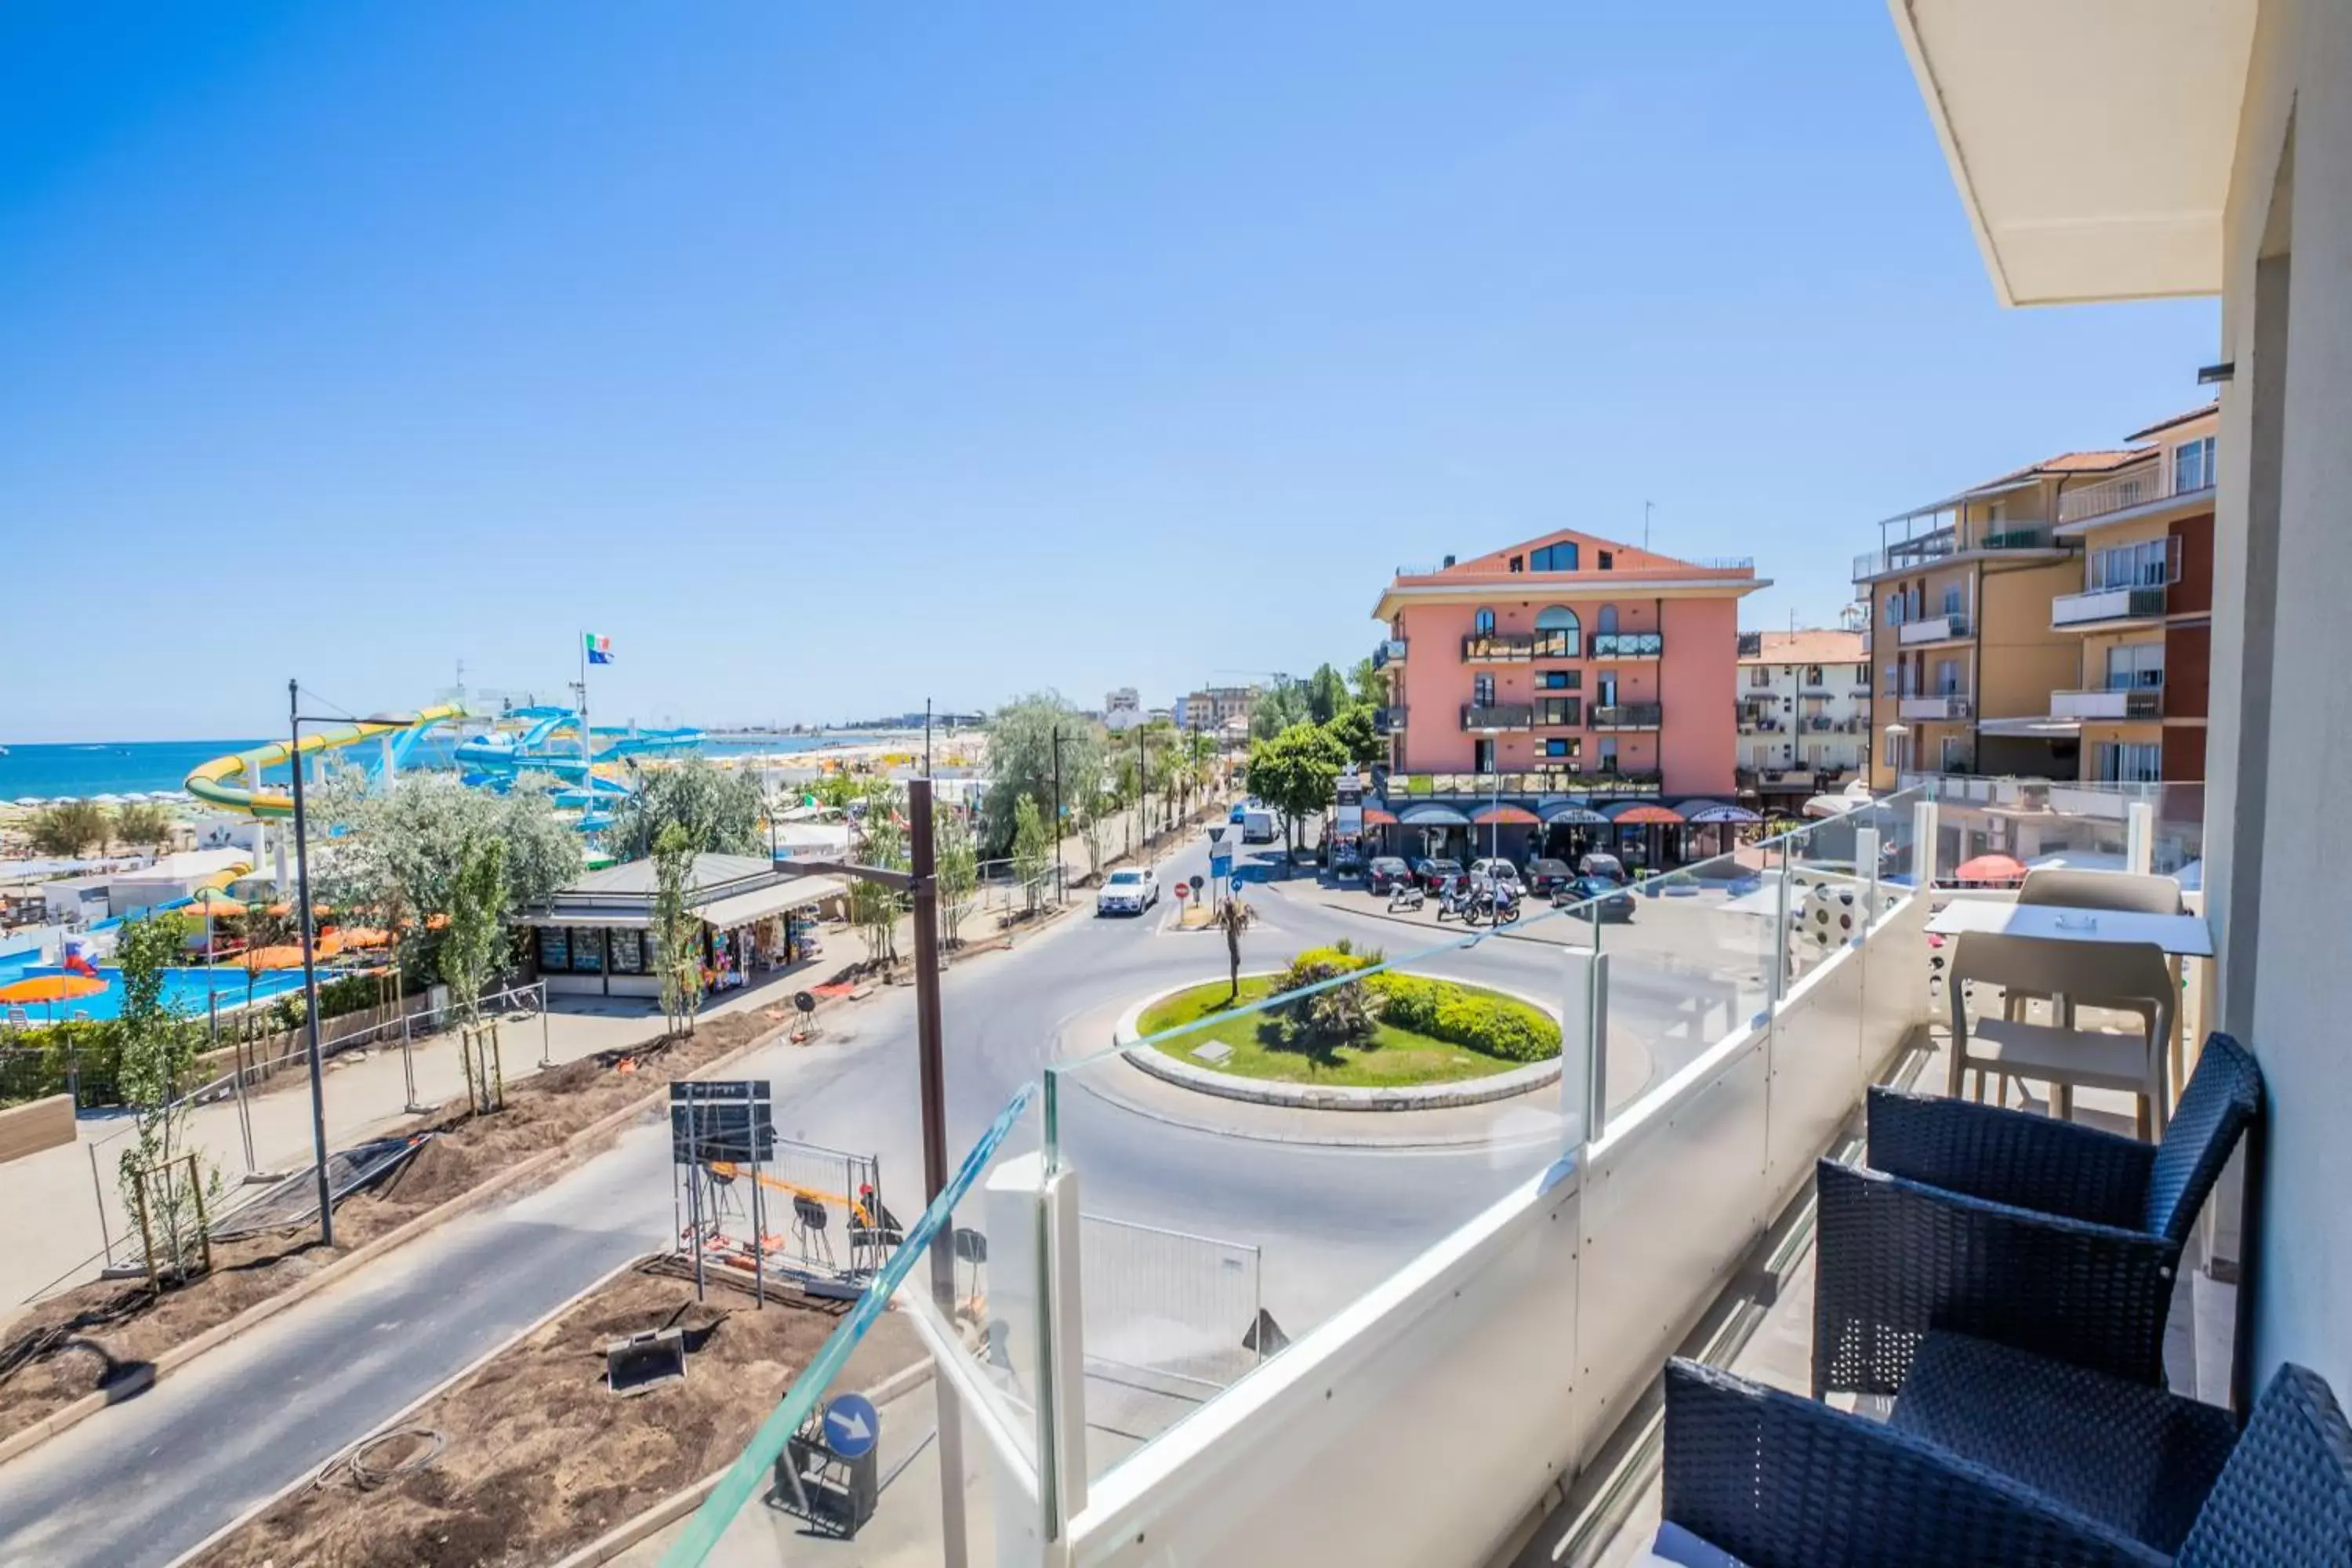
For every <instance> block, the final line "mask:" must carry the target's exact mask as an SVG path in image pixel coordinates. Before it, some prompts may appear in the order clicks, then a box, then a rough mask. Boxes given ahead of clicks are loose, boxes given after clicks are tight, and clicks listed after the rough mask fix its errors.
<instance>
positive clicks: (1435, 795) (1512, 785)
mask: <svg viewBox="0 0 2352 1568" xmlns="http://www.w3.org/2000/svg"><path fill="white" fill-rule="evenodd" d="M1664 786H1665V778H1664V775H1663V774H1661V773H1610V772H1606V771H1604V770H1601V769H1595V770H1593V771H1591V772H1590V773H1587V772H1584V771H1582V770H1581V769H1580V768H1577V767H1572V766H1571V767H1559V768H1530V769H1524V770H1514V771H1512V772H1509V773H1391V774H1390V775H1389V784H1388V804H1389V808H1390V809H1391V810H1394V809H1395V808H1396V807H1397V805H1399V803H1401V802H1404V803H1409V802H1412V801H1416V800H1473V801H1475V800H1484V799H1487V798H1490V797H1491V796H1493V795H1496V793H1498V791H1499V793H1500V794H1502V795H1504V796H1506V797H1509V796H1514V795H1516V796H1519V797H1522V798H1524V797H1528V796H1535V795H1595V796H1618V797H1626V798H1633V799H1643V798H1649V797H1654V796H1655V795H1657V794H1658V793H1659V791H1660V790H1662V789H1663V788H1664Z"/></svg>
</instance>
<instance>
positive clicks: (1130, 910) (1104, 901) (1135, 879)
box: [1095, 866, 1160, 915]
mask: <svg viewBox="0 0 2352 1568" xmlns="http://www.w3.org/2000/svg"><path fill="white" fill-rule="evenodd" d="M1159 901H1160V873H1159V872H1157V871H1154V870H1152V869H1151V868H1150V867H1136V866H1122V867H1120V868H1118V870H1116V871H1113V872H1112V873H1111V874H1110V879H1109V880H1108V881H1107V882H1105V883H1104V884H1103V885H1102V890H1101V891H1100V892H1098V893H1097V894H1096V895H1095V913H1097V914H1098V915H1139V914H1141V913H1142V912H1143V911H1144V910H1148V909H1150V907H1151V906H1152V905H1154V904H1156V903H1158V902H1159Z"/></svg>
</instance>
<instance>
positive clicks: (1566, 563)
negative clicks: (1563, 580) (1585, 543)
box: [1533, 543, 1576, 572]
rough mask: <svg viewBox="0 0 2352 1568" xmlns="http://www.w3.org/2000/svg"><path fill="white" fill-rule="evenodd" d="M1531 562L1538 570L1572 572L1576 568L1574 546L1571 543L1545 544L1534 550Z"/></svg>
mask: <svg viewBox="0 0 2352 1568" xmlns="http://www.w3.org/2000/svg"><path fill="white" fill-rule="evenodd" d="M1533 562H1534V565H1535V569H1536V570H1537V571H1538V572H1573V571H1575V570H1576V546H1575V545H1574V544H1572V543H1562V544H1547V545H1545V546H1544V547H1543V548H1542V549H1541V550H1538V551H1537V552H1535V554H1534V557H1533Z"/></svg>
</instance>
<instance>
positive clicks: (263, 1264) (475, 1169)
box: [0, 1006, 792, 1436]
mask: <svg viewBox="0 0 2352 1568" xmlns="http://www.w3.org/2000/svg"><path fill="white" fill-rule="evenodd" d="M791 1016H792V1015H791V1011H790V1009H789V1008H787V1007H782V1006H778V1007H770V1008H763V1009H756V1010H752V1011H748V1012H741V1013H728V1014H722V1015H720V1016H718V1017H715V1018H707V1019H705V1020H703V1021H702V1022H701V1023H700V1024H699V1025H698V1026H697V1028H696V1030H695V1033H694V1036H693V1037H692V1038H691V1039H689V1040H683V1041H678V1042H676V1043H672V1044H668V1045H664V1044H663V1043H662V1042H661V1040H660V1039H659V1037H655V1038H651V1039H648V1040H646V1041H645V1042H644V1043H642V1044H640V1045H637V1046H634V1047H629V1048H628V1049H626V1050H625V1051H616V1052H609V1053H606V1054H605V1055H604V1056H602V1057H587V1058H582V1059H580V1060H579V1061H575V1062H570V1063H567V1064H565V1065H564V1066H562V1067H560V1068H552V1069H551V1070H550V1071H547V1072H543V1073H540V1074H538V1075H536V1076H535V1077H532V1078H530V1079H522V1080H520V1081H518V1082H515V1083H513V1084H512V1085H511V1086H510V1087H509V1089H508V1090H507V1103H506V1109H505V1110H501V1111H499V1112H498V1113H497V1114H496V1115H493V1116H487V1117H473V1116H468V1115H467V1114H466V1113H465V1110H464V1102H463V1101H462V1100H452V1101H450V1102H448V1103H447V1104H445V1105H443V1106H441V1107H440V1108H438V1109H437V1110H434V1111H432V1112H429V1113H427V1114H425V1115H423V1116H419V1117H417V1118H415V1119H414V1120H413V1121H409V1122H406V1123H404V1124H403V1126H402V1127H400V1128H397V1129H394V1131H428V1130H429V1131H436V1132H437V1133H438V1134H439V1136H437V1137H436V1138H435V1139H434V1140H433V1141H432V1142H429V1143H427V1144H425V1147H424V1148H423V1149H422V1150H420V1151H419V1152H417V1153H416V1154H415V1157H413V1158H412V1159H410V1160H409V1162H408V1163H406V1164H405V1165H404V1166H403V1167H402V1168H401V1170H400V1171H399V1172H397V1173H395V1174H394V1176H393V1177H392V1178H391V1179H390V1180H389V1181H387V1182H385V1183H383V1184H381V1185H379V1186H378V1187H377V1188H375V1189H374V1190H373V1191H370V1192H364V1193H359V1194H353V1195H352V1196H351V1197H349V1198H346V1199H345V1200H343V1201H342V1202H341V1203H340V1204H337V1205H335V1241H336V1246H335V1247H333V1248H332V1249H330V1248H326V1247H320V1246H319V1245H318V1241H317V1233H316V1231H315V1229H305V1230H302V1231H299V1232H296V1233H291V1234H285V1233H281V1234H275V1235H269V1236H261V1237H250V1238H247V1239H244V1240H239V1241H235V1242H228V1243H224V1244H220V1245H216V1246H215V1247H214V1248H213V1267H212V1269H211V1271H210V1272H208V1273H205V1274H202V1275H199V1276H198V1277H197V1278H196V1279H194V1280H193V1281H191V1282H190V1283H188V1284H186V1285H184V1286H180V1287H176V1288H167V1289H164V1290H163V1292H162V1293H161V1294H160V1295H157V1294H152V1293H151V1292H150V1291H149V1290H148V1289H147V1285H146V1282H145V1281H144V1280H139V1281H121V1280H99V1281H95V1282H93V1283H91V1284H88V1285H83V1286H79V1287H78V1288H76V1289H71V1290H68V1291H64V1292H61V1293H60V1294H58V1295H57V1296H54V1297H52V1298H50V1299H49V1300H47V1301H44V1302H42V1303H41V1304H40V1305H39V1306H38V1307H37V1308H35V1309H34V1310H32V1311H31V1312H30V1313H28V1314H26V1316H25V1317H24V1318H22V1319H20V1320H18V1321H16V1323H14V1324H12V1325H10V1331H9V1333H8V1336H7V1338H6V1340H5V1342H0V1436H7V1435H8V1434H10V1433H14V1432H18V1431H21V1430H23V1429H24V1428H25V1427H26V1426H31V1425H32V1424H33V1423H35V1422H36V1421H38V1420H40V1419H41V1418H42V1417H43V1416H45V1415H48V1414H50V1413H51V1412H52V1411H55V1410H57V1409H58V1408H60V1407H62V1406H64V1405H69V1404H71V1403H72V1402H73V1401H75V1400H77V1399H79V1398H80V1397H81V1396H82V1395H83V1394H89V1393H90V1392H91V1391H93V1390H95V1389H100V1388H110V1389H115V1390H118V1391H120V1393H121V1396H122V1397H125V1398H128V1397H130V1396H131V1395H133V1394H137V1393H138V1392H140V1391H141V1390H142V1388H144V1387H145V1386H146V1384H147V1382H148V1380H149V1379H150V1377H151V1376H152V1364H153V1361H154V1358H155V1357H157V1356H159V1355H161V1354H163V1352H165V1351H167V1350H169V1349H171V1348H172V1347H173V1345H176V1344H179V1343H181V1342H184V1341H186V1340H190V1339H194V1337H195V1336H196V1335H198V1334H200V1333H202V1332H204V1331H205V1330H207V1329H209V1328H212V1327H214V1326H215V1324H219V1323H223V1322H226V1321H228V1320H229V1319H231V1318H233V1317H235V1316H236V1314H237V1313H239V1312H242V1311H244V1310H246V1309H247V1307H250V1306H252V1305H253V1304H254V1303H256V1302H257V1301H261V1300H267V1299H268V1298H269V1297H271V1296H274V1295H277V1294H278V1292H279V1291H281V1290H286V1289H291V1288H292V1287H293V1286H294V1285H296V1284H298V1283H299V1282H300V1281H301V1280H302V1279H306V1278H308V1277H309V1276H310V1275H311V1274H314V1273H316V1272H318V1270H320V1268H325V1267H326V1266H327V1265H328V1264H330V1263H332V1262H334V1261H335V1260H336V1259H337V1258H341V1257H342V1256H343V1255H344V1254H346V1253H349V1252H351V1251H352V1250H353V1249H355V1248H357V1247H362V1246H364V1245H366V1244H367V1243H368V1242H370V1241H373V1240H374V1239H375V1238H376V1237H380V1236H383V1235H384V1234H385V1233H387V1232H389V1231H391V1230H393V1229H394V1228H395V1227H397V1226H401V1225H404V1224H405V1223H407V1222H408V1221H409V1220H412V1219H414V1218H415V1217H416V1216H417V1215H421V1214H423V1213H425V1211H426V1210H427V1209H430V1208H433V1207H436V1205H441V1204H444V1203H446V1202H448V1201H449V1200H450V1199H451V1198H454V1197H457V1196H459V1195H460V1194H464V1193H467V1192H468V1191H470V1190H472V1189H473V1188H474V1187H477V1186H478V1185H480V1184H482V1183H483V1182H486V1181H488V1180H489V1179H490V1178H491V1177H492V1176H494V1175H496V1174H497V1173H499V1172H500V1171H502V1170H505V1169H506V1168H507V1167H509V1166H510V1165H514V1164H517V1163H520V1162H521V1161H523V1160H525V1159H528V1158H529V1157H530V1156H531V1155H532V1154H535V1153H538V1152H540V1151H541V1150H543V1149H549V1148H551V1147H553V1146H554V1145H556V1144H558V1143H561V1142H563V1140H564V1139H566V1138H568V1137H570V1136H571V1135H572V1134H573V1133H574V1132H577V1131H580V1130H581V1129H582V1128H583V1127H586V1126H588V1125H589V1124H590V1123H592V1122H593V1121H597V1120H599V1119H600V1118H602V1117H604V1116H607V1115H609V1114H611V1113H612V1112H613V1111H614V1110H619V1109H620V1108H621V1107H622V1106H624V1105H626V1104H628V1103H629V1102H631V1101H632V1100H638V1099H642V1098H643V1097H644V1096H646V1094H648V1093H650V1092H652V1091H653V1090H654V1089H658V1088H660V1087H661V1086H662V1085H664V1084H666V1083H667V1082H668V1081H669V1080H670V1079H673V1078H677V1077H679V1076H681V1075H683V1074H685V1073H687V1072H690V1071H691V1070H693V1069H694V1068H697V1067H698V1066H700V1065H701V1064H702V1063H704V1062H707V1061H709V1060H710V1059H711V1058H714V1057H718V1056H720V1055H723V1054H725V1053H726V1052H728V1051H731V1050H733V1049H735V1048H736V1047H740V1046H743V1045H748V1044H749V1043H750V1042H751V1041H752V1040H753V1039H756V1038H757V1037H760V1036H761V1035H763V1034H765V1033H767V1032H768V1031H769V1030H771V1029H773V1028H776V1027H779V1026H782V1025H783V1024H785V1023H787V1022H789V1020H790V1018H791ZM550 1174H551V1175H552V1173H550ZM314 1224H315V1222H314Z"/></svg>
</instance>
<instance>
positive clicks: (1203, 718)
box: [1175, 686, 1257, 730]
mask: <svg viewBox="0 0 2352 1568" xmlns="http://www.w3.org/2000/svg"><path fill="white" fill-rule="evenodd" d="M1256 709H1257V688H1256V687H1255V686H1207V687H1202V689H1200V690H1198V691H1194V692H1190V693H1187V694H1186V695H1185V696H1184V697H1183V698H1182V699H1181V700H1179V701H1178V702H1177V704H1176V708H1175V712H1176V713H1177V714H1178V715H1180V719H1179V721H1180V722H1181V724H1182V725H1183V726H1184V728H1186V729H1188V730H1193V729H1198V730H1215V729H1221V728H1223V727H1224V726H1225V725H1227V724H1230V723H1232V722H1233V721H1234V720H1236V719H1238V720H1239V721H1241V725H1242V728H1243V729H1244V730H1246V729H1248V728H1249V721H1250V715H1251V714H1252V713H1253V712H1255V710H1256Z"/></svg>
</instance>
